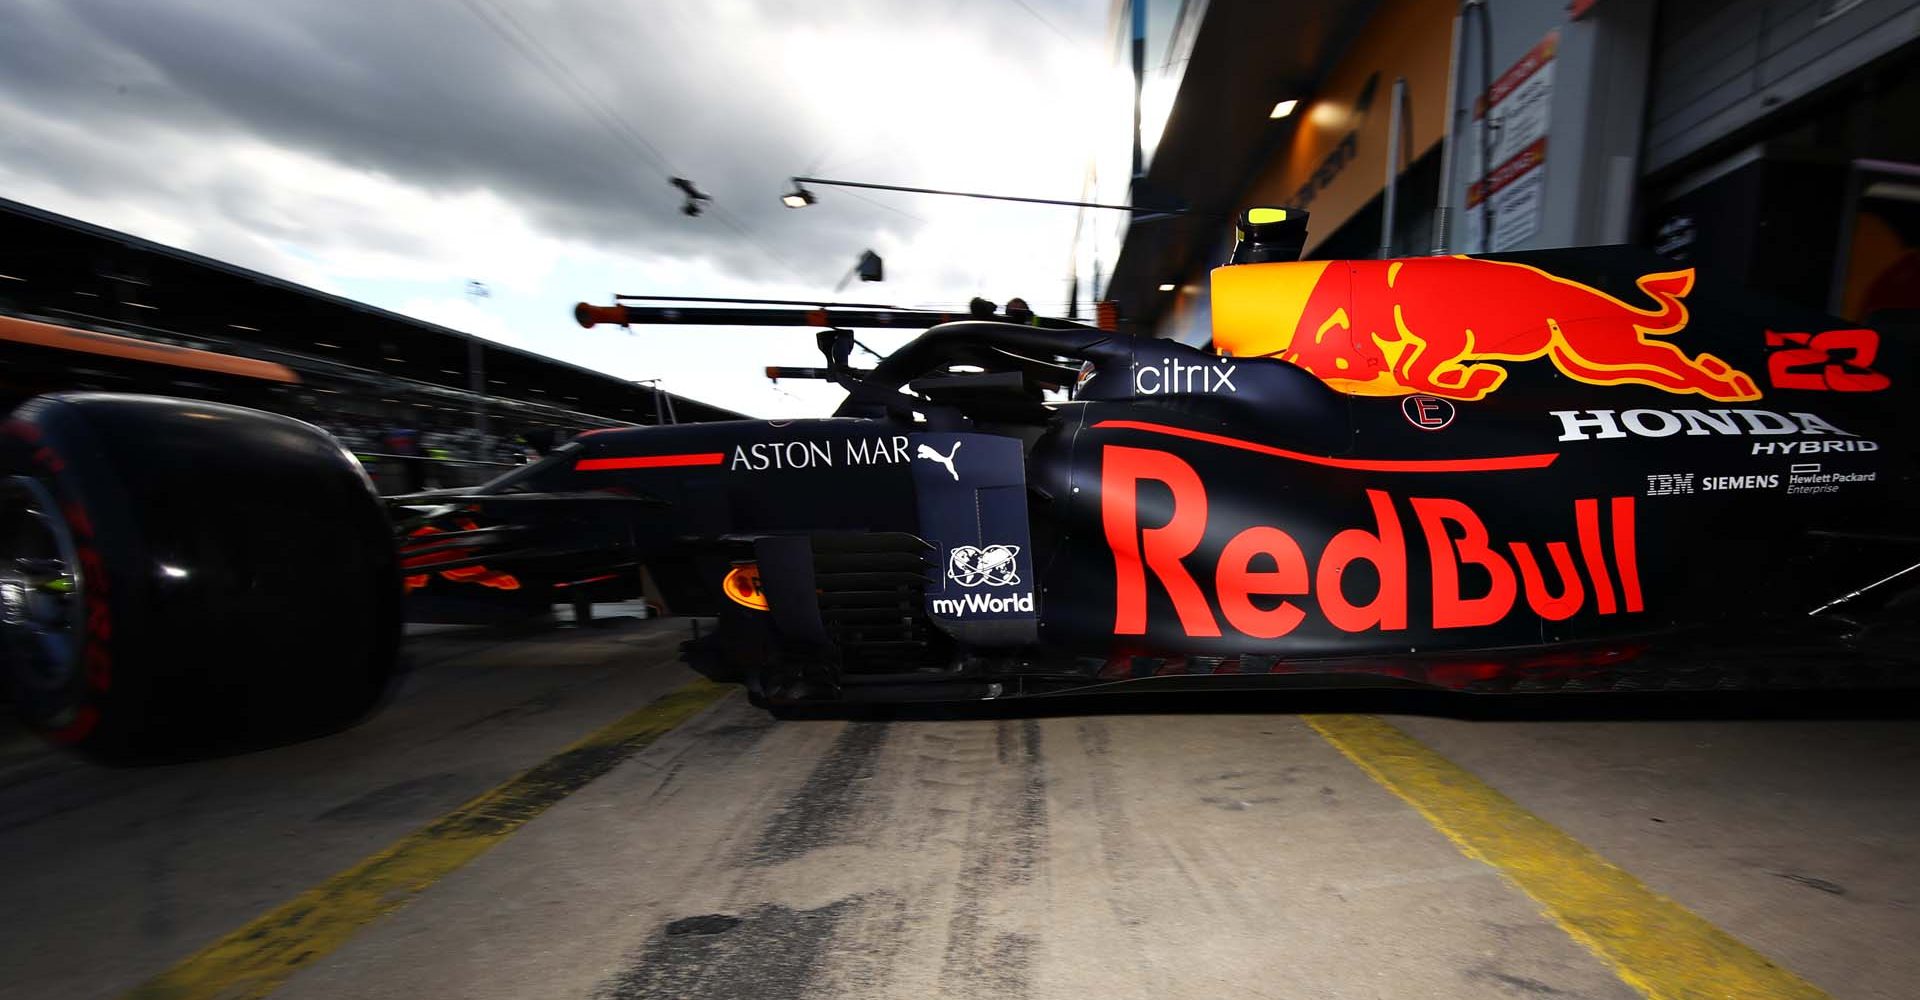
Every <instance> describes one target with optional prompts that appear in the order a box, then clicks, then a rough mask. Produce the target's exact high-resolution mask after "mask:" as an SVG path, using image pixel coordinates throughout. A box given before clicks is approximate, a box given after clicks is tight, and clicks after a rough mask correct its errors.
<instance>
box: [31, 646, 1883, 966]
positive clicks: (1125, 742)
mask: <svg viewBox="0 0 1920 1000" xmlns="http://www.w3.org/2000/svg"><path fill="white" fill-rule="evenodd" d="M619 610H620V609H617V608H603V609H601V614H602V620H601V621H598V622H596V623H595V624H594V625H593V626H591V627H588V628H581V629H573V628H569V627H564V626H563V627H560V628H556V629H552V630H547V631H537V632H524V633H518V634H508V633H502V632H499V631H493V630H480V629H434V630H416V633H415V634H414V635H412V636H411V637H410V638H409V640H408V645H409V648H410V652H411V655H412V657H413V660H414V662H415V663H416V668H415V671H414V672H413V674H412V675H411V676H410V678H409V679H408V681H407V684H406V686H405V688H404V689H403V690H402V691H401V693H400V695H399V696H398V698H397V699H396V700H395V702H394V703H393V704H392V705H390V706H389V707H388V708H387V710H386V711H385V712H383V713H382V714H381V715H379V716H377V717H375V718H374V719H372V720H371V721H369V722H368V723H366V724H364V725H362V726H360V727H358V728H356V729H353V730H351V731H348V732H345V733H342V734H339V735H336V736H333V737H329V738H326V739H321V740H315V741H312V742H308V743H304V744H300V745H296V746H291V747H284V748H280V749H276V750H271V751H265V752H261V753H255V754H250V755H246V756H240V757H233V758H227V759H219V760H207V761H199V762H192V763H184V764H175V765H169V766H164V767H151V768H125V769H112V768H104V767H99V766H95V765H91V764H87V763H84V762H81V761H78V760H75V759H72V758H70V757H67V756H64V755H62V754H59V753H57V752H54V751H50V750H45V749H42V748H40V747H38V746H37V745H36V744H34V743H33V742H32V741H31V739H30V738H29V737H27V736H26V735H25V734H22V733H18V732H10V733H9V734H8V735H7V736H6V737H5V740H4V743H3V744H0V892H4V898H5V902H6V908H7V913H8V916H9V920H8V922H7V931H6V932H5V933H4V934H0V968H4V969H5V974H4V975H0V997H4V998H16V997H17V998H34V1000H39V998H53V997H57V998H89V997H116V996H127V995H133V996H149V997H221V998H236V997H252V996H267V995H271V996H275V997H286V998H300V1000H317V998H337V997H367V998H382V997H392V998H405V1000H420V998H424V997H462V998H468V997H473V998H496V997H498V998H506V997H514V998H518V997H560V998H582V1000H627V998H633V1000H639V998H667V997H672V998H682V1000H698V998H723V997H724V998H769V1000H772V998H800V997H823V998H824V997H942V996H945V997H996V998H997V997H1032V998H1063V1000H1064V998H1078V997H1088V996H1099V997H1139V998H1156V1000H1159V998H1169V997H1174V998H1179V997H1194V998H1199V997H1208V998H1212V997H1226V996H1236V997H1316V998H1317V997H1341V998H1344V997H1366V998H1375V997H1380V998H1386V997H1406V998H1436V997H1526V998H1555V997H1591V998H1629V997H1635V996H1654V997H1709V996H1713V997H1723V996H1725V997H1817V996H1834V997H1863V998H1864V997H1889V998H1891V997H1911V996H1913V995H1914V994H1915V990H1914V986H1913V984H1914V983H1916V982H1920V952H1917V951H1916V950H1915V949H1914V948H1912V947H1911V942H1912V941H1914V940H1915V939H1916V938H1920V909H1917V908H1916V905H1915V904H1916V901H1917V900H1920V864H1917V863H1916V862H1917V861H1920V782H1916V781H1915V780H1914V773H1915V769H1916V767H1917V766H1920V724H1916V721H1915V714H1914V713H1913V712H1911V711H1909V710H1908V708H1907V706H1906V703H1905V702H1904V701H1893V700H1888V699H1886V698H1884V697H1879V698H1873V699H1839V698H1823V699H1811V700H1807V699H1789V700H1786V701H1785V702H1784V703H1783V702H1781V701H1775V702H1771V703H1755V702H1752V701H1750V700H1749V701H1743V702H1740V703H1730V702H1727V701H1725V700H1724V699H1722V700H1718V701H1716V700H1709V699H1693V700H1690V701H1687V702H1675V701H1672V700H1663V701H1659V702H1635V703H1631V705H1630V706H1629V708H1628V709H1626V710H1623V709H1622V707H1621V704H1620V703H1619V702H1617V701H1613V702H1608V703H1606V704H1600V703H1592V702H1588V703H1584V704H1576V703H1569V702H1566V701H1560V702H1554V703H1551V704H1549V705H1547V706H1546V707H1544V708H1536V707H1534V706H1533V705H1531V704H1527V705H1520V706H1518V707H1511V708H1501V709H1500V710H1498V711H1494V712H1488V711H1483V710H1472V711H1468V710H1467V709H1466V708H1462V707H1461V706H1460V705H1459V702H1458V700H1457V699H1454V700H1448V699H1425V700H1419V699H1407V698H1405V697H1403V696H1397V695H1386V696H1383V695H1380V694H1367V695H1352V694H1343V695H1301V694H1295V695H1287V696H1262V697H1259V698H1254V699H1249V698H1247V697H1244V696H1236V697H1232V698H1217V697H1216V698H1198V699H1185V700H1181V701H1176V702H1166V701H1155V702H1152V703H1147V702H1119V703H1116V702H1113V701H1111V700H1109V701H1104V702H1093V701H1084V700H1083V701H1075V702H1058V703H1048V704H1046V705H1038V706H1033V707H1032V708H1029V709H1020V710H1011V711H1009V710H1006V709H1005V708H1002V709H1000V710H997V711H980V710H972V711H966V712H946V713H936V712H913V713H896V714H894V715H893V716H892V717H890V718H884V719H883V718H878V717H871V718H862V719H853V720H831V719H823V720H806V721H790V722H776V721H774V720H773V719H771V718H769V717H768V716H767V715H766V714H765V713H763V712H760V711H758V710H755V709H754V708H752V707H751V706H749V705H747V703H746V701H745V698H744V697H743V696H742V694H741V693H740V692H739V691H737V690H735V689H733V688H730V687H725V686H719V685H713V684H710V683H708V682H706V681H705V680H703V679H701V678H698V677H697V676H696V675H694V674H693V673H691V672H689V671H688V670H687V669H686V668H684V667H682V666H680V665H679V664H678V663H677V662H676V659H675V656H676V647H677V645H678V643H679V641H680V640H681V639H683V638H685V637H686V635H687V633H688V630H689V628H690V623H688V622H686V621H677V620H672V619H665V620H655V621H641V620H638V619H635V618H625V617H621V616H620V615H619ZM1468 708H1471V706H1468Z"/></svg>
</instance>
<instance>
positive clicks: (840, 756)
mask: <svg viewBox="0 0 1920 1000" xmlns="http://www.w3.org/2000/svg"><path fill="white" fill-rule="evenodd" d="M887 735H888V729H887V725H886V724H885V723H880V722H854V723H849V724H848V725H847V727H846V729H844V730H842V731H841V733H840V735H839V737H838V738H836V739H835V740H834V741H833V746H832V747H830V748H828V750H827V752H826V755H825V756H823V757H821V758H820V761H819V763H817V764H815V765H814V767H813V771H812V772H811V773H809V774H808V775H807V780H806V781H805V783H803V784H802V785H801V786H800V788H799V790H798V791H795V792H794V793H793V794H792V795H791V796H788V798H787V801H786V804H785V805H783V806H782V807H781V808H780V809H779V811H778V812H776V813H774V815H773V818H772V820H771V821H770V822H768V824H767V825H766V827H765V828H763V829H762V830H761V832H760V839H759V841H758V842H757V843H755V844H754V847H753V855H752V857H751V859H750V861H751V863H752V864H755V865H771V864H779V863H781V862H783V861H790V860H792V859H794V858H797V857H799V856H800V855H802V854H805V853H807V852H808V851H811V850H813V849H814V848H817V847H821V846H824V845H830V844H835V843H838V842H839V841H840V840H841V839H842V838H844V837H845V836H847V834H848V833H849V832H850V831H851V830H852V829H853V825H852V824H853V819H854V816H855V813H856V812H857V811H858V809H857V806H858V805H859V804H860V800H861V798H862V797H863V796H864V795H865V794H866V791H867V788H868V783H869V782H870V781H871V780H872V778H873V773H874V767H875V766H876V763H877V761H878V759H879V756H880V750H881V748H882V747H883V746H885V744H886V742H887Z"/></svg>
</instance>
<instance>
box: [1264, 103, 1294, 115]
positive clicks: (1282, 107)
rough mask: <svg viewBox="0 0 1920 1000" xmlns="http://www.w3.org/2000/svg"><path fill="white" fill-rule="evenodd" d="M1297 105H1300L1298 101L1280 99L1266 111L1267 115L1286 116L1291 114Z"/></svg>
mask: <svg viewBox="0 0 1920 1000" xmlns="http://www.w3.org/2000/svg"><path fill="white" fill-rule="evenodd" d="M1299 106H1300V102H1299V101H1281V102H1280V103H1278V104H1276V105H1274V106H1273V110H1272V111H1269V112H1267V117H1268V118H1285V117H1286V116H1288V115H1290V114H1293V109H1294V108H1297V107H1299Z"/></svg>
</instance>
